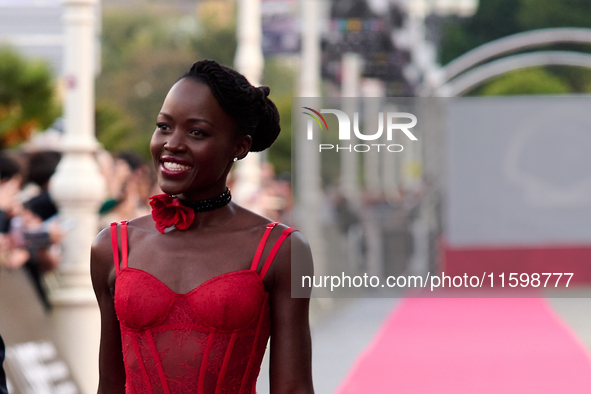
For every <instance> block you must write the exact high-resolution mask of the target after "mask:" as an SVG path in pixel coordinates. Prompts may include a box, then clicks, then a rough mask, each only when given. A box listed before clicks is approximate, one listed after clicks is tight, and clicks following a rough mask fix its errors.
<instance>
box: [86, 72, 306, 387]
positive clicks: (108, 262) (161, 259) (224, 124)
mask: <svg viewBox="0 0 591 394" xmlns="http://www.w3.org/2000/svg"><path fill="white" fill-rule="evenodd" d="M268 94H269V88H267V87H259V88H255V87H253V86H252V85H250V84H249V83H248V81H247V80H246V79H245V78H244V77H243V76H242V75H241V74H239V73H237V72H236V71H234V70H231V69H229V68H226V67H223V66H220V65H219V64H217V63H216V62H213V61H201V62H197V63H195V64H194V65H193V66H192V67H191V69H190V71H189V72H187V73H186V74H185V75H183V76H182V77H181V78H180V79H179V81H178V82H177V83H175V84H174V86H173V87H172V88H171V89H170V91H169V93H168V95H167V96H166V98H165V100H164V103H163V105H162V109H161V110H160V113H159V114H158V118H157V125H156V130H155V131H154V135H153V137H152V141H151V144H150V150H151V153H152V158H153V161H154V166H155V168H156V171H157V174H158V183H159V185H160V188H161V189H162V191H163V192H164V194H162V195H158V196H154V197H152V199H151V205H152V215H151V216H144V217H140V218H136V219H133V220H131V221H129V222H127V221H125V222H122V223H120V224H117V223H113V224H112V225H111V227H110V230H107V229H106V230H103V231H102V232H101V233H100V234H99V235H98V236H97V238H96V239H95V242H94V244H93V247H92V258H91V272H92V279H93V286H94V289H95V293H96V296H97V299H98V302H99V306H100V309H101V319H102V325H101V332H102V334H101V346H100V360H99V364H100V383H99V393H109V394H111V393H124V392H125V393H211V394H214V393H249V394H250V393H254V392H255V386H256V380H257V376H258V373H259V368H260V364H261V361H262V358H263V355H264V353H265V348H266V345H267V341H268V339H269V337H270V338H271V347H270V363H271V366H270V387H271V393H273V394H276V393H312V392H313V388H312V378H311V341H310V329H309V323H308V306H309V300H308V299H306V298H300V299H292V298H291V288H290V286H291V278H290V276H291V264H292V263H293V264H298V266H302V267H304V272H307V273H308V274H310V275H312V274H313V268H312V257H311V255H310V249H309V247H308V245H307V242H306V240H305V239H304V238H303V236H302V235H301V234H300V233H299V232H293V231H294V230H293V229H292V228H289V227H287V226H284V225H282V224H279V223H274V222H271V221H270V220H269V219H267V218H265V217H262V216H259V215H256V214H254V213H253V212H250V211H248V210H246V209H244V208H242V207H240V206H238V205H236V204H234V203H233V202H231V194H230V190H229V189H228V188H227V187H226V178H227V176H228V172H229V171H230V169H231V168H232V165H233V163H234V162H235V161H236V159H242V158H244V157H245V156H246V155H247V154H248V152H249V151H261V150H264V149H266V148H268V147H269V146H270V145H271V144H272V143H273V141H274V140H275V139H276V138H277V135H278V133H279V115H278V112H277V109H276V107H275V105H274V104H273V103H272V102H271V101H270V100H269V99H268V97H267V96H268ZM286 240H287V241H286ZM285 241H286V242H285ZM292 254H293V255H297V256H298V258H297V261H296V260H295V259H294V261H293V262H292V260H291V256H292Z"/></svg>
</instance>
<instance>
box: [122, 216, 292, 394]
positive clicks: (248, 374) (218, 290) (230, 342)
mask: <svg viewBox="0 0 591 394" xmlns="http://www.w3.org/2000/svg"><path fill="white" fill-rule="evenodd" d="M276 225H277V223H271V224H269V225H268V226H267V229H266V231H265V234H264V235H263V238H262V239H261V241H260V243H259V246H258V248H257V251H256V254H255V257H254V259H253V261H252V265H251V267H250V270H241V271H234V272H228V273H225V274H222V275H219V276H216V277H214V278H212V279H210V280H208V281H206V282H205V283H203V284H201V285H200V286H198V287H196V288H194V289H193V290H191V291H190V292H188V293H185V294H178V293H175V292H173V291H172V290H170V289H169V288H168V287H167V286H166V285H165V284H164V283H162V282H161V281H160V280H158V279H157V278H156V277H154V276H152V275H151V274H149V273H147V272H145V271H142V270H139V269H136V268H131V267H128V266H127V223H126V222H122V223H121V256H122V257H121V267H120V266H119V247H118V242H117V224H116V223H113V224H112V225H111V237H112V243H113V256H114V260H115V269H116V272H117V279H116V281H115V311H116V313H117V317H118V319H119V323H120V327H121V341H122V346H123V359H124V363H125V373H126V393H138V394H139V393H153V394H159V393H166V394H168V393H172V394H181V393H182V394H189V393H207V394H209V393H211V394H218V393H232V394H234V393H237V394H238V393H248V394H251V393H254V392H255V385H256V379H257V376H258V374H259V370H260V365H261V361H262V359H263V355H264V353H265V348H266V346H267V340H268V339H269V333H270V325H271V323H270V314H269V294H268V293H267V292H266V291H265V288H264V286H263V278H264V276H265V274H266V273H267V270H268V269H269V267H270V265H271V262H272V261H273V258H274V257H275V254H276V253H277V251H278V249H279V247H280V246H281V243H282V242H283V241H284V240H285V238H287V236H288V235H289V234H290V233H291V232H292V231H293V230H292V229H286V230H284V231H283V233H282V234H281V236H280V237H279V239H278V240H277V242H276V243H275V244H274V245H273V248H272V249H271V252H270V253H269V257H268V258H267V260H266V261H265V263H264V264H263V268H262V269H261V272H260V273H259V272H257V267H258V263H259V260H260V258H261V255H262V253H263V249H264V247H265V244H266V242H267V239H268V237H269V234H270V233H271V231H272V230H273V227H275V226H276Z"/></svg>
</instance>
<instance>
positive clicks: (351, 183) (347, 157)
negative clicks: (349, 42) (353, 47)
mask: <svg viewBox="0 0 591 394" xmlns="http://www.w3.org/2000/svg"><path fill="white" fill-rule="evenodd" d="M342 67H343V82H342V86H341V97H343V105H342V108H343V111H344V112H345V113H347V114H348V115H349V118H350V120H351V128H353V122H354V118H353V113H354V112H359V100H358V97H359V76H360V75H361V57H360V56H359V55H358V54H356V53H345V54H343V60H342ZM360 116H361V114H360ZM360 121H361V120H360ZM345 142H346V143H347V144H349V142H350V143H351V152H349V151H348V150H346V151H345V150H344V151H342V152H341V153H340V156H341V190H342V192H343V195H344V196H345V197H346V198H347V200H349V202H350V203H352V204H354V205H357V204H359V202H360V196H359V154H360V153H357V152H355V151H354V150H353V146H354V145H355V144H357V143H358V142H359V140H358V139H357V137H356V136H355V133H353V131H352V130H351V140H350V141H341V143H342V144H343V145H345Z"/></svg>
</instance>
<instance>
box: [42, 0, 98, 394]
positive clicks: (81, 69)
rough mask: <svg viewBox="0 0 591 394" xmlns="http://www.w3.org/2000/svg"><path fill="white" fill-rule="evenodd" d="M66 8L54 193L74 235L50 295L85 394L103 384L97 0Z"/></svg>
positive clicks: (63, 345) (62, 342)
mask: <svg viewBox="0 0 591 394" xmlns="http://www.w3.org/2000/svg"><path fill="white" fill-rule="evenodd" d="M62 4H63V6H64V36H65V59H64V74H65V75H64V81H65V85H66V97H65V103H64V118H65V134H64V137H63V144H62V152H63V157H62V160H61V162H60V164H59V166H58V168H57V171H56V174H55V175H54V176H53V178H52V179H51V183H50V193H51V195H52V196H53V198H54V199H55V201H56V203H57V204H58V206H59V212H60V217H61V219H62V220H63V223H64V225H65V226H66V227H67V228H68V229H69V231H68V232H67V234H66V236H65V239H64V244H63V258H62V263H61V265H60V276H59V278H60V279H61V280H60V286H59V287H58V288H57V289H54V290H53V291H52V293H51V295H50V297H51V301H52V303H53V305H54V311H53V316H52V317H53V323H54V325H55V331H56V333H57V335H58V338H57V340H58V344H57V345H58V347H59V348H60V352H61V353H62V354H63V356H64V357H65V358H66V360H67V362H68V364H69V366H70V368H71V370H72V374H73V377H74V379H75V380H76V381H77V382H78V383H79V385H80V388H81V390H82V392H83V393H93V392H96V389H97V384H98V346H99V338H100V316H99V309H98V305H97V302H96V299H95V297H94V293H93V290H92V284H91V280H90V260H89V256H90V245H91V243H92V240H93V239H94V237H95V235H96V234H97V230H98V213H97V212H98V208H99V206H100V204H101V202H102V200H103V198H104V195H105V181H104V179H103V178H102V176H101V175H100V173H99V170H98V166H97V164H96V162H95V160H94V156H93V153H94V152H95V150H96V149H97V147H98V143H97V141H96V138H95V136H94V71H95V62H94V59H95V25H94V24H95V19H94V18H95V6H96V5H97V0H62Z"/></svg>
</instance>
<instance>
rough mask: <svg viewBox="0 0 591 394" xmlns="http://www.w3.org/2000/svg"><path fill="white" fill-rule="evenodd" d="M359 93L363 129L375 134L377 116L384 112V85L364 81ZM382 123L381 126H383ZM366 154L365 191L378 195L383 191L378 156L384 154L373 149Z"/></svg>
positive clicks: (372, 80) (367, 80)
mask: <svg viewBox="0 0 591 394" xmlns="http://www.w3.org/2000/svg"><path fill="white" fill-rule="evenodd" d="M361 93H362V96H363V103H364V106H363V113H364V114H365V116H364V118H365V120H364V122H363V127H364V130H365V133H366V134H372V133H375V132H376V131H377V130H378V122H379V119H378V114H379V113H380V112H384V111H383V110H381V105H382V102H381V101H382V100H381V97H384V84H383V83H382V82H381V81H379V80H377V79H365V80H364V81H363V83H362V84H361ZM385 124H386V122H385V121H384V123H383V125H384V127H386V126H385ZM375 142H376V143H382V142H381V140H379V141H375ZM372 148H374V149H372V150H370V151H369V152H367V153H364V154H363V156H362V157H363V158H364V159H365V160H364V161H363V164H364V167H363V170H364V171H363V172H364V175H365V189H366V190H367V191H368V192H370V193H371V194H372V195H380V194H381V193H382V191H383V189H382V184H381V182H380V154H388V152H386V153H384V152H383V151H382V150H380V152H378V150H377V149H375V147H372Z"/></svg>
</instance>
